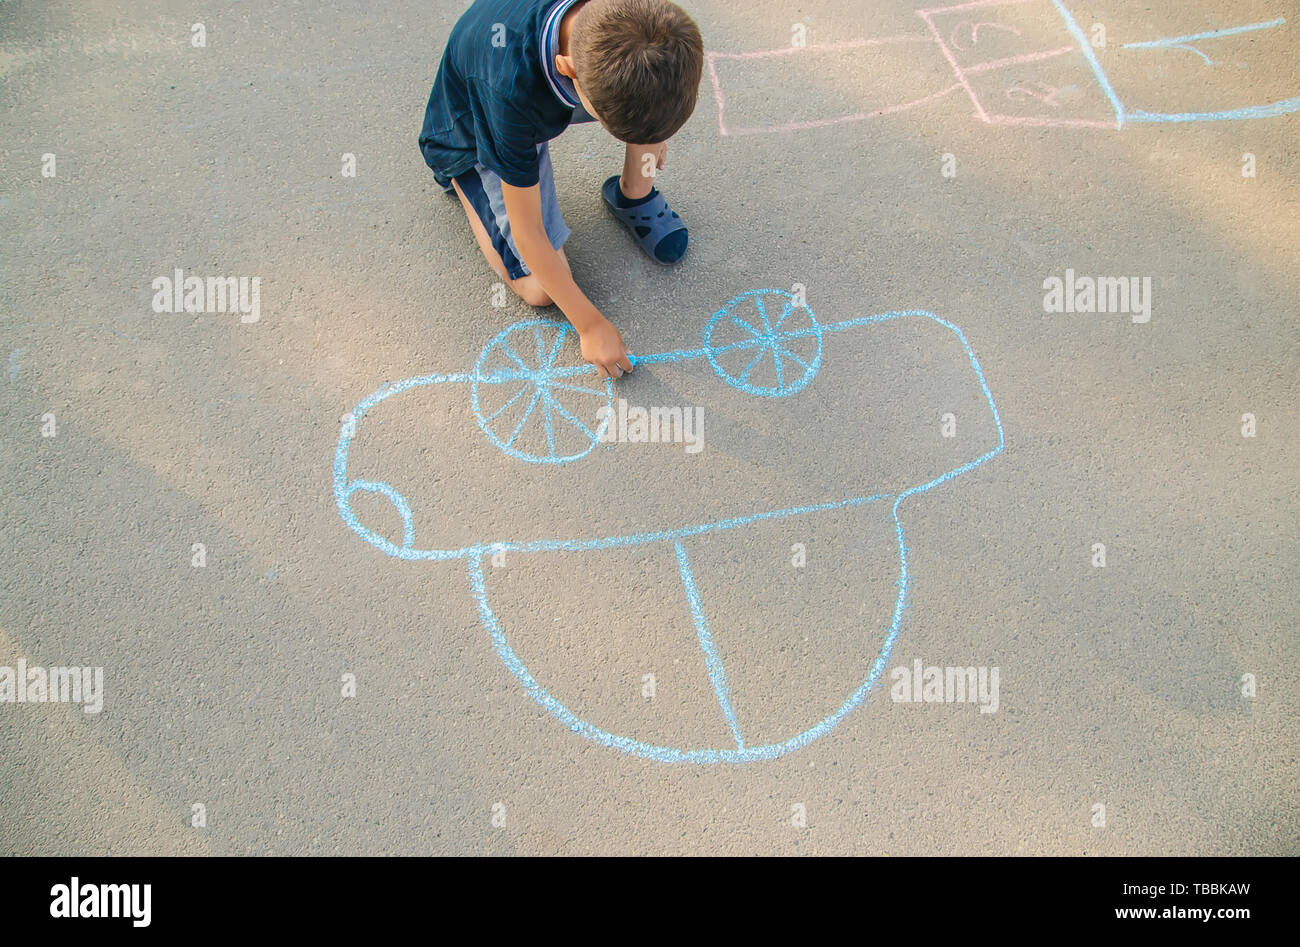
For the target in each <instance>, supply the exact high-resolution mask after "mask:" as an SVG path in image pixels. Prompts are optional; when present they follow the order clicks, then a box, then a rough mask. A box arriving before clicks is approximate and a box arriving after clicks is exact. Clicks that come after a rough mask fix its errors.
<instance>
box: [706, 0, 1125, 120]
mask: <svg viewBox="0 0 1300 947" xmlns="http://www.w3.org/2000/svg"><path fill="white" fill-rule="evenodd" d="M1044 2H1051V0H973V2H970V3H960V4H956V5H954V6H948V7H933V8H930V9H925V10H917V11H916V14H917V16H919V17H920V18H921V19H922V20H923V21H924V22H925V25H926V27H927V28H928V30H929V32H930V34H931V35H930V36H915V35H903V36H885V37H880V38H876V39H861V40H850V41H848V42H844V43H829V44H821V45H816V44H815V45H812V46H803V47H797V46H791V47H786V48H780V49H765V50H758V51H755V52H748V53H723V52H714V51H709V52H707V53H706V64H707V66H708V70H709V78H710V80H711V81H712V83H713V97H714V100H715V102H716V103H717V106H718V130H719V132H720V133H721V134H723V135H752V134H759V133H763V132H789V131H799V130H803V129H810V128H822V127H825V126H828V125H842V124H846V123H849V122H861V121H865V120H867V119H872V118H878V117H880V116H883V115H890V114H894V113H898V112H906V111H908V110H909V109H913V108H916V107H917V106H919V105H925V104H927V103H929V102H934V101H937V100H938V99H941V98H943V97H944V96H946V95H949V94H950V93H952V92H956V91H957V90H958V89H965V90H966V94H967V95H968V96H970V100H971V104H973V105H974V106H975V115H976V117H978V118H979V120H980V121H982V122H984V123H986V124H989V125H1036V126H1048V127H1075V128H1115V127H1117V125H1119V124H1122V121H1123V118H1122V107H1121V106H1119V103H1118V101H1116V100H1115V98H1114V93H1113V91H1112V90H1111V89H1110V88H1109V83H1108V82H1107V81H1106V78H1105V75H1104V74H1103V73H1102V72H1101V71H1100V64H1098V63H1097V60H1096V57H1095V56H1094V55H1093V53H1092V50H1091V49H1090V48H1088V46H1087V43H1086V41H1085V40H1084V38H1083V36H1082V32H1081V31H1079V29H1078V26H1077V25H1076V24H1075V23H1074V22H1073V20H1072V19H1071V18H1070V16H1069V14H1068V13H1067V12H1066V11H1065V9H1064V8H1063V7H1061V6H1060V5H1059V4H1053V5H1054V6H1055V7H1056V10H1057V11H1058V12H1059V13H1060V14H1061V15H1062V16H1064V17H1065V18H1066V24H1065V25H1066V27H1067V29H1069V31H1070V32H1071V33H1074V34H1075V41H1074V42H1072V43H1070V44H1069V45H1067V46H1060V47H1057V48H1054V49H1045V50H1039V51H1036V52H1032V53H1026V54H1023V55H1020V56H1009V57H1005V58H1002V59H992V60H987V61H984V62H977V63H968V64H966V65H965V66H963V65H960V64H959V63H958V61H957V55H956V54H955V52H954V50H953V49H952V47H951V46H950V45H949V44H948V43H947V42H945V40H944V38H943V35H942V33H941V32H940V31H939V28H938V27H937V26H936V25H935V22H934V21H935V18H936V17H940V16H943V15H945V14H951V13H960V12H964V11H968V10H978V9H987V8H992V7H1012V6H1022V5H1024V4H1027V3H1044ZM903 43H918V44H922V45H935V44H937V45H938V47H939V50H940V52H941V53H942V54H943V57H944V59H946V60H947V62H948V65H949V66H951V67H952V71H953V74H954V75H955V77H956V79H957V81H956V82H955V83H953V84H952V85H950V86H948V87H947V88H946V89H943V90H942V91H940V92H935V93H933V94H931V95H927V96H923V97H922V98H919V99H914V100H912V101H910V102H902V103H899V104H898V105H889V106H885V107H884V108H879V109H874V110H872V111H869V112H856V113H853V114H851V115H838V116H835V117H833V118H823V119H813V120H809V121H800V122H787V123H785V124H781V125H769V126H765V127H740V128H729V127H728V126H727V121H726V107H727V98H726V94H725V93H724V92H723V91H722V82H721V80H720V79H719V77H718V69H717V61H718V60H746V59H772V58H776V57H779V56H788V55H792V54H796V53H808V52H842V51H844V50H849V49H861V48H865V47H870V46H884V45H895V44H903ZM1079 52H1082V53H1083V55H1084V57H1085V59H1086V60H1087V61H1088V64H1089V65H1090V66H1091V67H1092V70H1093V73H1094V75H1096V77H1097V80H1098V82H1099V84H1101V85H1102V87H1103V91H1105V92H1106V94H1107V97H1108V98H1110V100H1111V103H1112V105H1114V106H1115V108H1116V117H1115V119H1111V120H1103V119H1088V118H1055V117H1049V116H1032V115H1007V114H1002V113H999V112H993V111H990V110H989V109H987V108H985V106H984V103H983V102H981V101H980V97H979V95H978V94H977V93H976V91H975V89H974V88H973V86H972V84H971V81H970V77H971V76H973V75H977V74H980V73H985V72H991V71H994V70H997V69H1005V68H1007V67H1009V66H1016V65H1021V64H1024V63H1029V62H1038V61H1041V60H1048V59H1054V58H1057V57H1059V56H1067V55H1069V54H1071V53H1079Z"/></svg>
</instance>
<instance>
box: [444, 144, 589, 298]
mask: <svg viewBox="0 0 1300 947" xmlns="http://www.w3.org/2000/svg"><path fill="white" fill-rule="evenodd" d="M537 163H538V181H537V183H538V187H539V188H540V189H541V194H540V197H541V202H542V225H543V226H545V228H546V236H547V237H548V238H550V241H551V246H553V247H555V249H557V250H558V249H560V247H562V246H564V241H566V240H568V239H569V225H568V224H566V223H565V222H564V216H563V215H562V214H561V213H560V203H559V201H558V200H556V197H555V174H554V172H553V171H552V169H551V152H550V149H549V148H547V147H546V142H542V143H541V144H540V145H538V146H537ZM454 180H455V182H456V183H457V184H458V185H460V189H461V191H462V192H464V194H465V198H466V199H467V200H468V201H469V206H470V207H472V208H474V213H475V214H477V215H478V219H479V220H481V221H482V222H483V229H484V230H486V231H487V235H488V240H490V241H491V242H492V248H493V249H494V250H496V252H497V256H499V257H500V258H501V262H502V264H504V265H505V268H506V275H508V276H509V277H510V278H511V279H512V280H516V279H519V278H520V277H521V276H527V275H528V267H527V266H526V265H525V264H524V260H523V257H521V256H520V255H519V248H518V247H517V246H515V237H514V234H513V233H511V232H510V219H509V218H508V217H506V198H505V195H504V194H503V193H502V192H501V178H499V177H497V174H496V172H495V171H491V170H489V169H487V168H485V167H483V165H481V164H476V165H474V167H472V168H470V169H469V170H468V171H465V172H463V173H461V174H458V175H456V177H455V178H454Z"/></svg>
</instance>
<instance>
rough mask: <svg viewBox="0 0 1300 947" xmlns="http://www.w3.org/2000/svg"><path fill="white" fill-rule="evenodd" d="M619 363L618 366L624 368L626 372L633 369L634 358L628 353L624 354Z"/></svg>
mask: <svg viewBox="0 0 1300 947" xmlns="http://www.w3.org/2000/svg"><path fill="white" fill-rule="evenodd" d="M617 364H618V367H619V368H621V369H623V371H625V372H630V371H631V370H632V359H631V358H630V357H628V356H627V355H624V356H623V357H622V358H620V359H619V360H618V363H617Z"/></svg>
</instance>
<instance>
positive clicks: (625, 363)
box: [578, 317, 632, 378]
mask: <svg viewBox="0 0 1300 947" xmlns="http://www.w3.org/2000/svg"><path fill="white" fill-rule="evenodd" d="M578 340H579V341H580V342H581V344H582V357H583V358H585V359H586V360H587V361H589V362H591V363H592V364H593V365H595V366H596V368H597V370H598V371H599V372H600V377H601V378H611V377H612V378H618V377H619V376H620V375H622V374H623V373H624V372H630V371H631V370H632V357H631V356H630V355H629V354H628V351H627V346H626V345H625V344H624V343H623V336H622V335H620V334H619V331H618V330H617V329H615V328H614V323H612V322H610V321H609V320H608V319H605V318H604V317H602V318H601V320H600V321H599V322H597V323H596V324H595V325H593V326H591V327H590V328H588V329H587V330H586V331H585V332H579V333H578Z"/></svg>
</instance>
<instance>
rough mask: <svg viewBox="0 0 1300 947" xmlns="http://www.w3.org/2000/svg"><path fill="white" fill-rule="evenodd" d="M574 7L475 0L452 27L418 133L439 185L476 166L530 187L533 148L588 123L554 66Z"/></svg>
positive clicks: (534, 170) (567, 1) (566, 0)
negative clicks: (561, 32)
mask: <svg viewBox="0 0 1300 947" xmlns="http://www.w3.org/2000/svg"><path fill="white" fill-rule="evenodd" d="M576 2H577V0H475V3H474V5H473V6H471V7H470V8H469V9H468V10H466V11H465V13H464V14H463V15H462V16H461V18H460V19H459V20H458V21H457V22H456V25H455V27H453V28H452V31H451V36H450V37H449V38H448V40H447V48H446V49H445V50H443V54H442V63H441V64H440V65H439V66H438V75H437V78H435V79H434V81H433V93H432V94H431V95H430V96H429V105H428V107H427V108H426V109H425V111H424V128H423V129H422V130H421V131H420V150H421V151H422V152H423V153H424V160H425V163H426V164H428V165H429V167H430V168H432V169H433V174H434V178H435V179H436V180H437V181H438V183H439V184H441V185H442V186H443V187H444V188H446V189H448V190H450V188H451V178H453V177H455V176H456V175H458V174H461V173H462V172H464V171H468V170H469V169H470V168H472V167H474V165H475V164H476V163H477V164H481V165H483V167H485V168H488V169H490V170H492V171H494V172H496V174H497V175H498V176H499V177H500V178H501V180H502V181H505V182H506V183H507V184H510V185H513V186H515V187H532V186H533V185H534V184H536V183H537V181H538V160H537V145H538V144H539V143H540V142H543V141H549V140H551V139H552V138H554V137H555V136H556V135H558V134H560V132H562V131H564V129H565V128H567V127H568V126H569V124H570V123H571V122H573V121H575V120H577V121H583V120H585V121H594V119H592V118H591V117H590V116H589V115H587V114H586V111H585V110H584V109H583V108H582V103H581V100H580V99H579V98H578V94H577V90H576V89H575V88H574V87H573V82H572V81H571V80H569V79H568V78H567V77H565V76H562V75H560V73H559V72H557V71H556V69H555V54H556V50H557V49H558V44H559V27H560V19H561V18H562V17H563V16H564V14H565V13H566V12H567V11H568V9H569V8H570V7H571V6H573V4H574V3H576ZM575 107H576V108H577V111H578V115H576V116H575V114H574V109H575Z"/></svg>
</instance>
